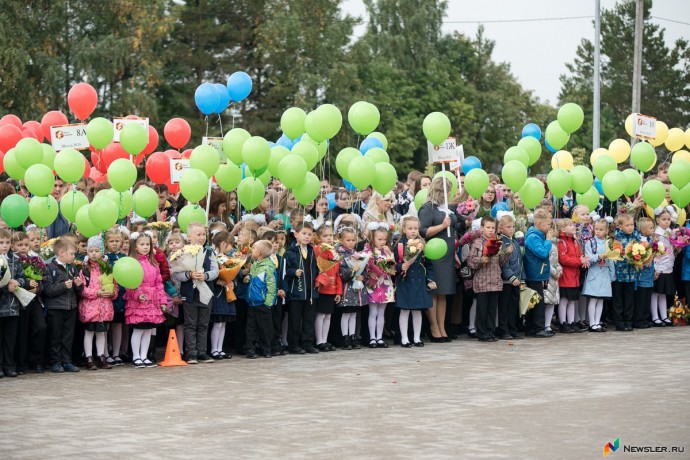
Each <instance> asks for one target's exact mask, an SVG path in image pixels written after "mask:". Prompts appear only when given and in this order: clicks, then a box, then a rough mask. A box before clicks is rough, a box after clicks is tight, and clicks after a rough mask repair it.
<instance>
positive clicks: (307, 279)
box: [285, 244, 319, 301]
mask: <svg viewBox="0 0 690 460" xmlns="http://www.w3.org/2000/svg"><path fill="white" fill-rule="evenodd" d="M305 265H308V267H307V269H306V270H305ZM299 269H301V270H302V275H301V276H297V275H296V273H295V272H296V271H297V270H299ZM318 274H319V268H318V267H317V266H316V257H315V256H314V248H313V247H312V245H311V244H310V245H307V259H306V260H305V259H303V258H302V254H300V248H299V245H298V244H293V245H291V246H290V247H288V249H287V251H285V286H286V287H287V290H286V291H285V293H286V295H287V297H288V299H290V300H312V301H313V300H314V299H317V298H318V297H319V293H318V292H317V291H316V289H314V281H315V280H316V277H317V276H318Z"/></svg>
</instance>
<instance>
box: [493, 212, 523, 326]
mask: <svg viewBox="0 0 690 460" xmlns="http://www.w3.org/2000/svg"><path fill="white" fill-rule="evenodd" d="M498 231H499V232H500V234H501V243H502V247H501V250H502V251H503V252H505V253H506V254H508V260H507V262H506V264H505V265H504V266H503V268H502V269H501V278H503V290H502V291H501V294H500V295H499V298H498V329H499V333H500V338H501V340H508V339H511V338H512V339H522V337H521V336H520V335H518V332H517V318H518V306H519V303H520V285H521V284H522V283H523V282H524V276H523V273H522V251H521V250H520V244H519V243H518V241H517V240H516V239H515V238H514V237H513V234H514V233H515V219H513V216H511V215H505V216H503V217H501V218H500V220H499V222H498Z"/></svg>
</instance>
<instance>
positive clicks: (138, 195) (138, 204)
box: [132, 186, 158, 218]
mask: <svg viewBox="0 0 690 460" xmlns="http://www.w3.org/2000/svg"><path fill="white" fill-rule="evenodd" d="M132 209H134V212H135V213H137V215H138V216H141V217H144V218H149V217H151V216H152V215H154V214H155V213H156V211H157V210H158V194H157V193H156V191H155V190H154V189H152V188H150V187H145V186H144V187H139V188H138V189H137V191H135V192H134V194H133V195H132Z"/></svg>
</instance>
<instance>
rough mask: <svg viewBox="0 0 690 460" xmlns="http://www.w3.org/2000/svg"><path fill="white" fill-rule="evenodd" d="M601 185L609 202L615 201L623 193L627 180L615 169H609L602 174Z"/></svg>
mask: <svg viewBox="0 0 690 460" xmlns="http://www.w3.org/2000/svg"><path fill="white" fill-rule="evenodd" d="M601 186H602V188H603V189H604V195H606V198H608V199H609V200H610V201H611V202H614V201H616V200H617V199H618V198H620V197H621V196H622V195H623V194H624V193H625V188H626V187H627V182H626V180H625V175H624V174H623V173H622V172H620V171H618V170H617V169H614V170H611V171H609V172H607V173H606V175H604V178H603V179H602V180H601Z"/></svg>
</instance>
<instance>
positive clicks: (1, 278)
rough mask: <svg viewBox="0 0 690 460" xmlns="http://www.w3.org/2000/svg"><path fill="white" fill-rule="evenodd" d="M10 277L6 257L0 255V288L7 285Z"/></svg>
mask: <svg viewBox="0 0 690 460" xmlns="http://www.w3.org/2000/svg"><path fill="white" fill-rule="evenodd" d="M11 279H12V273H10V268H9V267H8V266H7V259H6V258H5V256H4V255H0V288H4V287H5V286H7V285H8V284H9V283H10V280H11Z"/></svg>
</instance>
